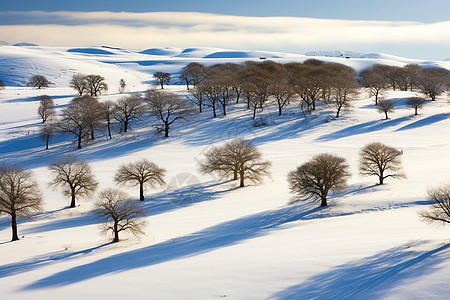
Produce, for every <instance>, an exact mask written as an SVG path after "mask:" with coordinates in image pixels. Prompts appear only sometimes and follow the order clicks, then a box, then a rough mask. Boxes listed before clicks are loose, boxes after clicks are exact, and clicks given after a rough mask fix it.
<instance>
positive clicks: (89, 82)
mask: <svg viewBox="0 0 450 300" xmlns="http://www.w3.org/2000/svg"><path fill="white" fill-rule="evenodd" d="M85 78H86V89H87V91H88V92H89V94H90V95H91V96H94V97H97V96H99V95H101V93H103V92H104V91H107V90H108V85H107V84H106V82H105V78H104V77H103V76H100V75H87V76H86V77H85Z"/></svg>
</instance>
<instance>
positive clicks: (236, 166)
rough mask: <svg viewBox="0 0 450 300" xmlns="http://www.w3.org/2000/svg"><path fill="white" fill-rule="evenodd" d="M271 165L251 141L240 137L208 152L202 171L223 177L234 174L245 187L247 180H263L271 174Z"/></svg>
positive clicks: (234, 178) (234, 177)
mask: <svg viewBox="0 0 450 300" xmlns="http://www.w3.org/2000/svg"><path fill="white" fill-rule="evenodd" d="M270 166H271V163H270V162H269V161H266V160H263V159H262V154H261V152H259V150H258V149H257V148H256V147H255V146H254V145H253V144H252V143H251V142H250V141H246V140H244V139H240V138H238V139H234V140H232V141H229V142H227V143H225V144H224V145H223V146H219V147H213V148H212V149H211V150H210V151H208V152H206V153H205V159H204V161H202V162H201V163H200V171H201V172H202V173H205V174H209V173H217V174H218V175H219V176H221V177H222V178H227V177H231V176H232V179H233V180H237V179H238V178H239V186H240V187H244V186H245V180H249V181H251V182H254V183H260V182H262V180H263V178H264V177H266V176H269V175H270V172H269V168H270Z"/></svg>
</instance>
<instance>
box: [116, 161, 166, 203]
mask: <svg viewBox="0 0 450 300" xmlns="http://www.w3.org/2000/svg"><path fill="white" fill-rule="evenodd" d="M165 175H166V170H165V169H163V168H160V167H158V166H157V165H156V164H155V163H153V162H150V161H148V160H147V159H141V160H138V161H136V162H134V163H129V164H123V165H121V166H120V167H119V169H118V170H117V172H116V174H115V175H114V181H115V182H117V183H121V184H127V183H129V184H131V185H133V186H136V185H139V200H141V201H144V188H145V186H146V185H150V186H152V187H156V186H158V185H164V184H165V181H164V176H165Z"/></svg>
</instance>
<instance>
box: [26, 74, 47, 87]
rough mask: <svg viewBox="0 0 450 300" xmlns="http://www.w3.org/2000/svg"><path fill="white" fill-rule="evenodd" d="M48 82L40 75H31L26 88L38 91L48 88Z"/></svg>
mask: <svg viewBox="0 0 450 300" xmlns="http://www.w3.org/2000/svg"><path fill="white" fill-rule="evenodd" d="M48 84H49V82H48V80H47V78H45V76H42V75H33V76H31V78H30V80H29V81H28V86H31V87H37V88H38V89H41V88H46V87H48Z"/></svg>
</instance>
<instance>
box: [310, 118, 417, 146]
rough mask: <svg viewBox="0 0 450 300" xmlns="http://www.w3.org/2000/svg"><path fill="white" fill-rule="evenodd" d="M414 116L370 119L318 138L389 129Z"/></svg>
mask: <svg viewBox="0 0 450 300" xmlns="http://www.w3.org/2000/svg"><path fill="white" fill-rule="evenodd" d="M411 118H413V116H406V117H401V118H397V119H388V120H375V121H368V122H364V123H360V124H356V125H353V126H350V127H346V128H344V129H341V130H338V131H335V132H332V133H329V134H325V135H322V136H321V137H319V138H317V140H318V141H332V140H336V139H341V138H346V137H350V136H354V135H358V134H364V133H369V132H374V131H378V130H383V129H387V128H389V127H393V126H397V125H400V124H401V123H403V122H406V121H408V120H410V119H411Z"/></svg>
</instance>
